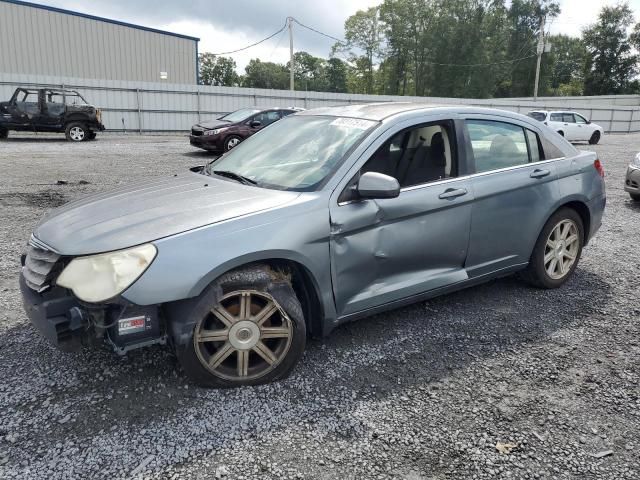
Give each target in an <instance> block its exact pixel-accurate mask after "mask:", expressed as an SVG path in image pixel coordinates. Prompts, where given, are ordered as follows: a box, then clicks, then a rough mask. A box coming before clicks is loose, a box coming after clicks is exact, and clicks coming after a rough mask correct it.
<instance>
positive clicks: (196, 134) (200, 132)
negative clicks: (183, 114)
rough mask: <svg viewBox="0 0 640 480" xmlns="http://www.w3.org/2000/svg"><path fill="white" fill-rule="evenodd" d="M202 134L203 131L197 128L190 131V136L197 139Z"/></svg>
mask: <svg viewBox="0 0 640 480" xmlns="http://www.w3.org/2000/svg"><path fill="white" fill-rule="evenodd" d="M203 133H204V130H199V129H197V128H192V129H191V135H193V136H195V137H199V136H200V135H202V134H203Z"/></svg>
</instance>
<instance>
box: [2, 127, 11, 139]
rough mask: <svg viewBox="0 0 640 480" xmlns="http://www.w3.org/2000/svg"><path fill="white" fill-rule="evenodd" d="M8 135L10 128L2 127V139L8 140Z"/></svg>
mask: <svg viewBox="0 0 640 480" xmlns="http://www.w3.org/2000/svg"><path fill="white" fill-rule="evenodd" d="M8 136H9V130H5V129H4V128H0V140H6V139H7V137H8Z"/></svg>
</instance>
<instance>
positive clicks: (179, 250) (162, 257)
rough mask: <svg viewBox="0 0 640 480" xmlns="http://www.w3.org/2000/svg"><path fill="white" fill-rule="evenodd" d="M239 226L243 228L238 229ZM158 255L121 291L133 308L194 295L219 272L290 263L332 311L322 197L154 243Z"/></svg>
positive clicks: (326, 218)
mask: <svg viewBox="0 0 640 480" xmlns="http://www.w3.org/2000/svg"><path fill="white" fill-rule="evenodd" d="M240 226H242V228H240ZM153 243H154V245H155V246H156V247H157V248H158V254H157V256H156V259H155V260H154V261H153V263H152V264H151V266H150V267H149V268H148V269H147V271H146V272H145V273H144V274H143V275H142V277H140V279H138V280H137V281H136V282H135V283H134V284H133V285H132V286H131V287H129V288H128V289H127V290H126V291H125V292H124V293H123V297H124V298H126V299H127V300H129V301H130V302H133V303H135V304H137V305H154V304H160V303H168V302H173V301H176V300H184V299H187V298H193V297H196V296H198V295H199V294H200V293H201V292H202V291H203V290H204V289H205V288H206V287H207V286H208V285H209V284H211V282H212V281H213V280H215V279H216V278H218V277H219V276H220V275H222V274H223V273H225V272H227V271H229V270H232V269H234V268H236V267H239V266H241V265H245V264H247V263H253V262H257V261H261V260H289V261H293V262H296V263H298V264H300V265H301V266H303V267H304V268H305V269H306V270H307V271H308V273H309V274H310V276H311V277H312V279H313V282H314V284H315V287H316V289H317V292H318V294H319V298H320V301H321V302H322V303H323V307H324V311H325V315H327V316H331V315H332V312H334V311H335V305H334V304H333V293H332V288H331V275H330V267H329V212H328V209H327V208H326V199H311V200H309V199H302V200H300V201H299V202H297V204H296V205H293V206H291V205H289V206H287V207H285V208H283V209H274V210H273V211H269V212H266V213H261V214H260V215H255V216H248V217H241V218H238V219H234V220H231V221H227V222H221V223H218V224H214V225H209V226H206V227H203V228H199V229H196V230H191V231H188V232H184V233H181V234H178V235H173V236H171V237H167V238H163V239H160V240H157V241H155V242H153Z"/></svg>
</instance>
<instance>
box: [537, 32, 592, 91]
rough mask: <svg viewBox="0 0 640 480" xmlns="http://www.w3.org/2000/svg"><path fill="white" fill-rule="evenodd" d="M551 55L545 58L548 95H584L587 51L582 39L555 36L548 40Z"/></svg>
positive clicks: (546, 55)
mask: <svg viewBox="0 0 640 480" xmlns="http://www.w3.org/2000/svg"><path fill="white" fill-rule="evenodd" d="M547 41H548V42H550V43H551V46H552V49H551V53H549V54H545V55H544V56H543V60H544V65H543V68H545V70H546V71H549V88H550V90H549V91H548V93H550V94H552V95H582V92H583V91H584V70H585V66H586V61H587V55H588V52H587V49H586V47H585V46H584V43H583V42H582V40H581V39H580V38H575V37H569V36H567V35H553V36H551V37H548V38H547Z"/></svg>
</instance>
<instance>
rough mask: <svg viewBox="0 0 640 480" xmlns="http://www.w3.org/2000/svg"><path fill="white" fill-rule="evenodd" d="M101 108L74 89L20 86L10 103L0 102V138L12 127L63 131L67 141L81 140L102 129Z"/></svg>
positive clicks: (94, 134) (93, 135) (91, 137)
mask: <svg viewBox="0 0 640 480" xmlns="http://www.w3.org/2000/svg"><path fill="white" fill-rule="evenodd" d="M101 117H102V115H101V112H100V110H98V109H97V108H95V107H93V106H91V105H89V104H88V103H87V101H86V100H85V99H84V98H83V97H82V95H80V94H79V93H78V92H76V91H75V90H59V89H53V88H41V89H31V88H17V89H16V91H15V92H14V93H13V95H12V96H11V100H9V101H8V102H1V103H0V139H3V138H7V135H8V134H9V130H15V131H22V132H60V133H62V132H64V134H65V135H66V137H67V140H70V141H72V142H81V141H83V140H93V139H94V138H96V131H103V130H104V125H102V118H101Z"/></svg>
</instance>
